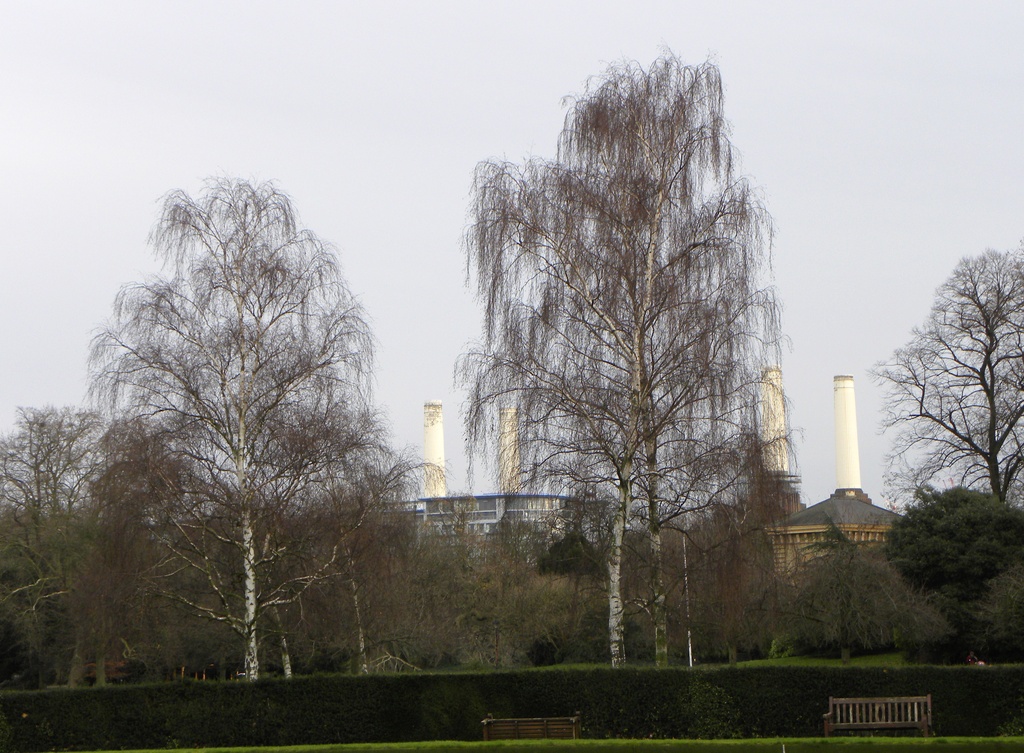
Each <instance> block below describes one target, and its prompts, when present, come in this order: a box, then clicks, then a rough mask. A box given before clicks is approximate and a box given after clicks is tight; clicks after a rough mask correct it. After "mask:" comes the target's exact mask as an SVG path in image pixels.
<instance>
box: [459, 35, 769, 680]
mask: <svg viewBox="0 0 1024 753" xmlns="http://www.w3.org/2000/svg"><path fill="white" fill-rule="evenodd" d="M472 217H473V220H472V225H471V227H470V229H469V231H468V232H467V235H466V249H467V255H468V260H469V266H470V269H471V271H472V275H473V278H474V280H475V285H476V291H477V297H478V299H479V301H480V303H481V305H482V307H483V314H484V326H483V340H482V342H481V343H479V344H478V345H477V346H476V347H475V348H473V349H472V350H471V352H470V353H468V354H467V356H466V357H465V358H464V360H463V362H462V370H463V374H464V375H465V378H466V381H467V382H468V384H469V386H470V389H471V392H470V406H469V407H470V410H469V417H468V420H469V426H470V430H471V433H472V435H473V436H474V438H476V439H478V440H483V439H486V438H487V436H488V434H489V432H491V431H492V428H491V427H492V426H493V420H492V415H493V414H494V413H495V412H496V410H495V408H496V407H501V406H503V405H506V404H508V405H515V406H517V407H518V408H519V411H520V416H521V419H522V429H521V437H522V441H523V447H524V450H523V457H524V458H525V459H526V460H527V461H528V463H529V464H530V470H531V471H532V472H533V473H532V477H533V478H534V480H535V482H536V481H537V480H538V479H548V480H555V481H556V483H558V484H559V485H561V486H562V487H563V488H564V487H566V486H568V487H569V488H571V489H573V490H576V491H585V492H586V493H589V494H598V495H605V496H607V497H609V498H614V499H616V500H617V507H616V513H615V516H614V519H615V523H614V529H615V531H616V533H615V535H614V536H613V544H612V547H611V549H610V555H609V568H608V572H609V583H610V588H609V611H610V617H609V632H610V642H611V647H612V661H613V663H615V664H618V663H621V661H622V660H623V658H624V657H623V654H622V630H621V624H622V623H621V617H622V604H621V599H620V595H619V580H618V578H619V576H618V568H619V565H620V562H621V542H622V532H623V531H624V529H625V525H626V519H627V517H628V516H631V515H633V514H634V513H636V514H639V515H640V516H641V519H643V520H645V521H646V524H647V525H648V527H649V531H650V540H651V544H652V552H653V553H652V556H653V557H654V559H655V565H654V567H653V569H652V572H654V573H655V580H654V582H653V583H652V589H653V595H652V613H653V614H654V615H655V624H656V630H657V632H658V637H657V640H656V643H657V652H658V661H659V662H662V663H663V662H664V661H667V635H666V632H665V629H666V628H665V609H664V606H665V594H664V588H663V585H662V584H661V582H660V580H659V579H660V567H659V566H658V565H657V561H658V558H659V557H660V556H661V555H660V528H661V526H662V525H664V524H665V523H667V522H669V521H671V520H672V519H674V518H676V517H678V516H680V515H682V514H684V513H685V512H686V511H687V510H692V509H696V508H700V507H702V506H705V505H708V504H712V503H713V502H714V501H715V500H716V499H717V498H718V495H720V494H723V493H725V490H727V489H730V488H731V487H733V485H734V484H735V483H736V480H737V478H738V477H739V475H740V471H739V465H740V463H739V462H738V460H739V458H740V456H741V454H742V451H741V444H742V438H743V436H744V435H745V433H744V430H745V428H746V427H747V426H748V425H749V423H748V422H749V420H750V415H749V407H750V406H751V405H753V403H754V395H755V394H756V390H755V386H756V384H757V382H758V380H759V379H760V373H761V367H762V366H763V365H764V361H763V354H764V352H765V346H769V347H770V346H771V345H773V344H774V342H775V340H776V337H777V333H776V323H777V309H776V303H775V299H774V296H773V294H772V292H771V290H770V289H768V288H767V287H765V285H764V273H765V269H766V263H767V249H768V243H769V237H770V227H771V225H770V219H769V216H768V213H767V212H766V210H765V209H764V207H763V205H762V203H761V201H760V197H759V196H758V194H757V192H756V190H755V189H754V188H753V187H751V186H750V184H749V183H748V182H747V181H746V180H744V179H743V178H742V177H740V176H739V175H737V173H736V156H735V153H734V149H733V146H732V144H731V142H730V140H729V126H728V122H727V121H726V119H725V116H724V114H723V95H722V84H721V79H720V77H719V72H718V69H717V68H716V67H715V66H714V65H712V64H710V63H705V64H702V65H698V66H687V65H684V64H683V63H682V62H681V61H680V60H679V59H678V58H677V57H675V56H674V55H671V54H666V55H664V56H662V57H661V58H659V59H658V60H656V61H655V62H654V63H653V64H652V65H651V66H650V67H649V68H646V69H645V68H642V67H641V66H640V65H638V64H636V63H628V62H627V63H621V64H617V65H613V66H611V67H609V68H608V70H607V71H605V73H604V74H603V75H601V76H599V77H597V78H595V79H593V80H591V81H590V83H589V84H588V86H587V89H586V91H585V92H584V94H583V95H582V96H580V97H578V98H575V99H571V100H570V102H569V108H568V113H567V114H566V117H565V125H564V127H563V129H562V133H561V135H560V137H559V140H558V153H557V157H556V158H555V159H539V158H538V159H531V160H529V161H527V162H526V163H525V164H523V165H521V166H520V165H515V164H511V163H508V162H484V163H482V164H480V165H479V166H478V167H477V171H476V177H475V181H474V188H473V207H472Z"/></svg>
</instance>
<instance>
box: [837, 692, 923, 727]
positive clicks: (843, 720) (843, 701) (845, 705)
mask: <svg viewBox="0 0 1024 753" xmlns="http://www.w3.org/2000/svg"><path fill="white" fill-rule="evenodd" d="M887 729H919V730H921V732H922V733H923V734H924V736H925V737H928V736H929V735H930V734H931V732H932V697H931V694H928V695H920V696H906V697H903V698H831V697H830V698H829V699H828V713H827V714H825V737H828V736H829V735H831V734H832V733H833V732H836V731H839V730H887Z"/></svg>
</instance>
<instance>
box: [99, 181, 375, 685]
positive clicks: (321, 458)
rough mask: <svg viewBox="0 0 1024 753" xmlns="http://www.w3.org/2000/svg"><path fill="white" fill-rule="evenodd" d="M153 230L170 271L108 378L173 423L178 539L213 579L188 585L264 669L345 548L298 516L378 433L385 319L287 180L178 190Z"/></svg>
mask: <svg viewBox="0 0 1024 753" xmlns="http://www.w3.org/2000/svg"><path fill="white" fill-rule="evenodd" d="M150 242H151V245H152V246H153V248H154V250H155V252H156V254H157V256H158V257H159V258H160V259H161V260H162V261H163V262H164V265H165V270H166V271H167V272H168V273H169V274H168V276H166V277H157V278H154V279H151V280H148V281H146V282H143V283H140V284H136V285H131V286H128V287H126V288H124V289H123V290H122V291H121V292H120V294H119V295H118V297H117V301H116V303H115V307H114V316H113V319H112V321H111V322H110V323H109V324H108V325H107V327H106V328H105V329H104V330H103V331H102V332H101V333H100V334H99V335H98V336H97V337H96V339H95V341H94V344H93V351H92V363H93V367H94V373H95V384H96V387H97V390H98V391H99V393H100V394H101V395H104V396H106V397H108V398H110V399H111V400H112V401H113V404H114V405H116V406H117V407H119V408H121V409H122V410H123V411H125V412H126V413H128V414H129V415H134V416H144V417H148V418H150V419H152V420H153V421H155V422H156V423H157V425H158V426H159V431H160V432H161V434H162V437H163V441H164V442H165V443H166V446H167V451H168V457H169V459H170V462H172V463H174V464H176V465H177V469H176V479H177V482H178V483H180V484H181V487H180V489H179V493H178V494H177V495H176V497H175V501H174V504H173V505H169V506H168V509H165V511H164V512H165V513H166V514H165V517H164V523H165V524H166V526H167V527H166V528H164V529H162V530H164V532H165V535H164V536H163V541H164V543H165V544H166V545H167V546H168V547H169V548H170V552H171V553H172V555H173V559H172V561H173V563H175V565H176V566H178V567H186V568H191V569H192V570H193V572H195V573H196V574H198V575H199V576H200V579H201V581H202V582H203V584H204V587H205V591H206V597H205V598H200V597H199V596H198V595H197V596H196V597H195V598H191V597H190V596H189V595H188V594H179V597H180V598H181V599H183V600H187V601H188V602H189V604H190V605H191V606H192V607H193V608H194V609H196V610H197V611H198V612H199V613H201V614H203V615H205V616H207V617H209V618H211V619H215V620H218V621H221V622H223V623H225V624H227V625H228V626H230V627H231V628H232V629H233V630H234V631H235V632H236V633H237V634H238V635H239V636H240V637H241V638H242V640H243V641H244V646H245V668H246V676H247V678H248V679H250V680H256V679H258V677H259V668H260V665H259V654H258V648H259V642H260V639H259V632H258V631H259V630H260V624H261V620H262V619H263V618H264V616H265V615H267V617H268V618H269V617H270V616H271V615H270V612H271V610H273V609H274V608H275V607H277V606H279V605H282V604H285V603H289V602H292V601H294V600H295V599H297V598H298V597H299V595H301V593H302V591H303V590H304V589H305V588H307V587H308V585H309V584H310V583H312V582H314V581H315V580H316V578H317V577H319V576H320V575H322V574H324V573H326V572H328V571H329V570H330V568H331V566H332V565H333V559H332V558H333V557H335V556H336V555H337V552H336V551H334V552H330V553H328V555H327V557H326V560H325V558H324V557H313V556H311V554H310V552H311V551H312V550H311V547H308V546H305V544H304V542H303V541H302V540H301V539H299V538H296V535H295V527H294V526H291V525H289V522H290V521H292V520H293V519H294V518H295V516H296V515H297V514H298V513H297V511H298V510H300V509H301V508H302V506H304V505H306V504H309V503H310V502H311V499H312V498H313V496H314V495H316V494H317V493H318V492H319V490H320V489H322V488H325V487H328V486H329V485H330V484H331V483H332V478H333V474H336V473H338V472H340V467H341V466H340V462H339V461H340V460H341V459H343V458H344V457H345V456H346V454H347V453H349V452H351V450H352V448H354V447H358V446H361V445H362V444H363V443H364V442H366V441H372V438H373V437H374V436H375V434H376V429H375V426H376V423H375V419H374V416H373V415H372V413H371V412H370V411H369V410H368V409H367V407H366V401H365V399H364V398H365V388H366V383H367V374H368V368H369V363H370V357H371V351H370V335H369V332H368V328H367V326H366V323H365V320H364V317H363V312H362V310H361V308H360V307H359V305H358V304H357V303H356V302H355V300H354V299H353V297H352V295H351V294H350V293H349V291H348V289H347V287H346V285H345V283H344V281H343V280H342V278H341V276H340V274H339V272H338V268H337V266H336V262H335V258H334V254H333V252H332V250H331V248H330V247H329V246H328V245H327V244H325V243H324V242H323V241H321V240H320V239H319V238H317V237H316V236H315V235H314V234H313V233H311V232H309V231H308V230H305V229H302V228H301V227H300V226H299V224H298V220H297V218H296V214H295V211H294V209H293V207H292V204H291V201H290V200H289V198H288V197H287V196H286V195H285V194H283V193H281V192H280V191H279V190H278V189H277V188H276V187H274V186H273V185H272V184H269V183H262V184H256V185H253V184H250V183H248V182H246V181H242V180H230V179H218V180H211V181H209V182H208V183H207V185H206V187H205V190H204V191H203V193H202V194H201V195H200V196H198V197H197V198H193V197H192V196H189V195H188V194H186V193H184V192H181V191H175V192H172V193H170V194H168V196H167V197H166V198H165V200H164V204H163V212H162V214H161V217H160V219H159V221H158V222H157V224H156V226H155V227H154V229H153V232H152V234H151V236H150ZM368 438H369V439H368Z"/></svg>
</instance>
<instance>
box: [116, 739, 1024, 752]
mask: <svg viewBox="0 0 1024 753" xmlns="http://www.w3.org/2000/svg"><path fill="white" fill-rule="evenodd" d="M447 750H452V751H458V752H459V753H474V752H475V751H482V752H486V751H495V750H501V751H507V752H508V753H515V751H528V750H537V751H540V752H541V753H562V752H563V751H565V752H567V753H572V752H573V751H575V752H576V753H626V751H630V750H649V751H652V753H654V752H656V753H888V751H895V752H896V753H899V752H900V751H906V753H916V752H917V751H925V750H934V751H936V753H981V752H982V751H986V752H987V751H993V752H994V753H1024V738H1021V737H1003V738H980V737H932V738H917V737H870V738H852V737H846V738H831V739H828V740H826V739H823V738H802V739H795V738H794V739H772V740H575V741H561V740H516V741H494V742H487V743H485V742H453V741H440V742H422V743H381V744H373V745H296V746H290V747H282V748H274V747H267V748H193V749H190V753H403V752H404V753H410V752H412V751H416V752H417V753H420V752H425V753H440V751H447ZM97 753H98V752H97ZM118 753H167V750H166V749H164V750H152V751H119V752H118Z"/></svg>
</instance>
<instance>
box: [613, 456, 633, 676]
mask: <svg viewBox="0 0 1024 753" xmlns="http://www.w3.org/2000/svg"><path fill="white" fill-rule="evenodd" d="M624 476H625V478H626V479H627V480H626V481H623V482H622V483H621V485H620V487H619V493H620V496H619V506H618V509H617V510H616V511H615V520H614V522H613V524H612V542H611V551H609V553H608V642H609V644H610V647H611V655H612V666H613V667H621V666H622V665H623V664H625V663H626V647H625V644H624V641H623V625H622V614H623V609H622V540H623V539H624V538H625V535H626V515H627V513H628V511H629V503H630V500H631V494H630V484H629V480H628V479H629V474H624Z"/></svg>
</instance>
